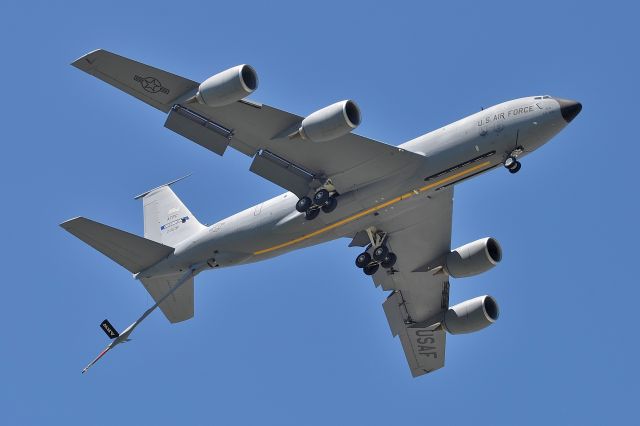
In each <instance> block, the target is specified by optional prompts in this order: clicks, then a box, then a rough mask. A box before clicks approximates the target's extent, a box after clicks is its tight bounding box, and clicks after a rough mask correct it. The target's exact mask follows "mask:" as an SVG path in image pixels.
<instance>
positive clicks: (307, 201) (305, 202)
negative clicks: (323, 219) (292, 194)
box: [296, 197, 313, 213]
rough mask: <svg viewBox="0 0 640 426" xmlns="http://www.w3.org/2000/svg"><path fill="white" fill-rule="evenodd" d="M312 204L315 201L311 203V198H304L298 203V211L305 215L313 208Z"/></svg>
mask: <svg viewBox="0 0 640 426" xmlns="http://www.w3.org/2000/svg"><path fill="white" fill-rule="evenodd" d="M312 204H313V201H311V198H309V197H302V198H300V199H299V200H298V202H297V203H296V210H298V211H299V212H300V213H304V212H306V211H307V210H309V207H311V205H312Z"/></svg>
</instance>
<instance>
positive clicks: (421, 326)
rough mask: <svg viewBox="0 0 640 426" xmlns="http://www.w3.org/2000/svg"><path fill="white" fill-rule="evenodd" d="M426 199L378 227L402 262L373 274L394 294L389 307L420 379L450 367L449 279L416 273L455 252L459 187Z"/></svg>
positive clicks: (386, 305) (388, 313)
mask: <svg viewBox="0 0 640 426" xmlns="http://www.w3.org/2000/svg"><path fill="white" fill-rule="evenodd" d="M420 198H421V199H420V200H416V201H417V202H418V203H419V204H418V205H417V206H416V207H415V208H414V209H413V210H410V211H408V212H405V213H402V214H400V215H398V216H395V217H391V218H389V219H388V220H386V221H383V222H381V223H380V224H378V225H377V226H378V227H379V229H382V230H384V232H386V233H387V235H388V237H387V246H388V247H389V250H390V251H391V252H393V253H395V254H396V255H397V258H398V260H397V262H396V264H395V265H394V267H393V269H392V272H391V273H390V272H389V271H388V270H386V269H383V268H380V269H379V270H378V272H376V273H375V274H374V275H373V280H374V283H375V284H376V286H382V288H383V289H384V290H392V293H391V294H390V295H389V297H388V298H387V300H386V301H385V302H384V304H383V308H384V311H385V314H386V316H387V320H388V321H389V327H390V328H391V333H392V334H393V336H399V337H400V341H401V343H402V348H403V349H404V353H405V355H406V357H407V361H408V363H409V367H410V369H411V373H412V374H413V376H414V377H416V376H419V375H422V374H426V373H429V372H431V371H434V370H437V369H439V368H442V367H443V366H444V359H445V342H446V332H445V331H444V330H443V329H442V327H441V326H440V323H441V321H442V317H443V313H444V312H445V311H446V310H447V309H448V307H449V280H448V276H447V275H446V274H444V273H435V274H434V273H433V272H431V271H429V272H416V270H417V269H422V268H421V267H422V266H424V265H425V264H428V263H429V262H432V261H436V262H437V260H438V258H440V257H441V256H442V255H443V254H444V253H448V252H449V250H450V245H451V220H452V207H453V187H447V188H443V189H441V190H439V191H437V192H436V193H435V194H434V195H431V196H430V198H428V197H427V196H424V197H422V196H421V197H420Z"/></svg>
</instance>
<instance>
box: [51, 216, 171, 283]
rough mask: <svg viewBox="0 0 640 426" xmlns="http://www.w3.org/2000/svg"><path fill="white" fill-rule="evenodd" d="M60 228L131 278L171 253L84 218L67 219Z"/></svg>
mask: <svg viewBox="0 0 640 426" xmlns="http://www.w3.org/2000/svg"><path fill="white" fill-rule="evenodd" d="M60 226H61V227H62V228H64V229H65V230H67V231H68V232H70V233H71V234H73V235H75V236H76V237H78V238H79V239H81V240H82V241H84V242H85V243H87V244H89V245H90V246H91V247H93V248H94V249H96V250H98V251H99V252H101V253H102V254H104V255H105V256H107V257H109V258H111V259H112V260H113V261H115V262H116V263H118V264H120V265H122V266H124V267H125V268H126V269H128V270H129V271H130V272H131V273H134V274H136V273H138V272H140V271H143V270H145V269H146V268H148V267H150V266H152V265H154V264H155V263H157V262H158V261H160V260H162V259H163V258H165V257H167V256H168V255H170V254H171V253H173V248H172V247H168V246H166V245H162V244H159V243H157V242H155V241H151V240H148V239H145V238H142V237H139V236H137V235H134V234H130V233H128V232H125V231H121V230H119V229H116V228H112V227H110V226H107V225H103V224H101V223H98V222H94V221H93V220H90V219H87V218H84V217H76V218H74V219H70V220H68V221H66V222H64V223H61V224H60Z"/></svg>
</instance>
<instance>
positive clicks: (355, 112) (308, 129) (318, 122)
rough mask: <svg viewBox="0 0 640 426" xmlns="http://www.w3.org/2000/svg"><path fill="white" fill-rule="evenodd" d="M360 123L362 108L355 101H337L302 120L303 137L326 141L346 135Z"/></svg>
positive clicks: (301, 134)
mask: <svg viewBox="0 0 640 426" xmlns="http://www.w3.org/2000/svg"><path fill="white" fill-rule="evenodd" d="M359 125H360V109H359V108H358V106H357V105H356V103H355V102H353V101H341V102H336V103H335V104H333V105H329V106H328V107H325V108H322V109H321V110H318V111H316V112H314V113H312V114H310V115H309V116H308V117H307V118H305V119H304V120H302V124H301V125H300V129H299V130H298V133H299V134H300V136H301V137H302V139H307V140H310V141H312V142H325V141H329V140H332V139H336V138H339V137H340V136H344V135H346V134H347V133H349V132H350V131H352V130H353V129H355V128H356V127H358V126H359Z"/></svg>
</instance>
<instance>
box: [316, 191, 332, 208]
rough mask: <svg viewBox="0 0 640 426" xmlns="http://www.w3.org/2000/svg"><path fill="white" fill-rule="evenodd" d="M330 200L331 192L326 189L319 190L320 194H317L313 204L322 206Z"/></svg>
mask: <svg viewBox="0 0 640 426" xmlns="http://www.w3.org/2000/svg"><path fill="white" fill-rule="evenodd" d="M328 199H329V191H327V190H326V189H324V188H323V189H319V190H318V192H316V193H315V195H314V196H313V203H314V204H315V205H316V206H321V205H323V204H324V203H326V202H327V200H328Z"/></svg>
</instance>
